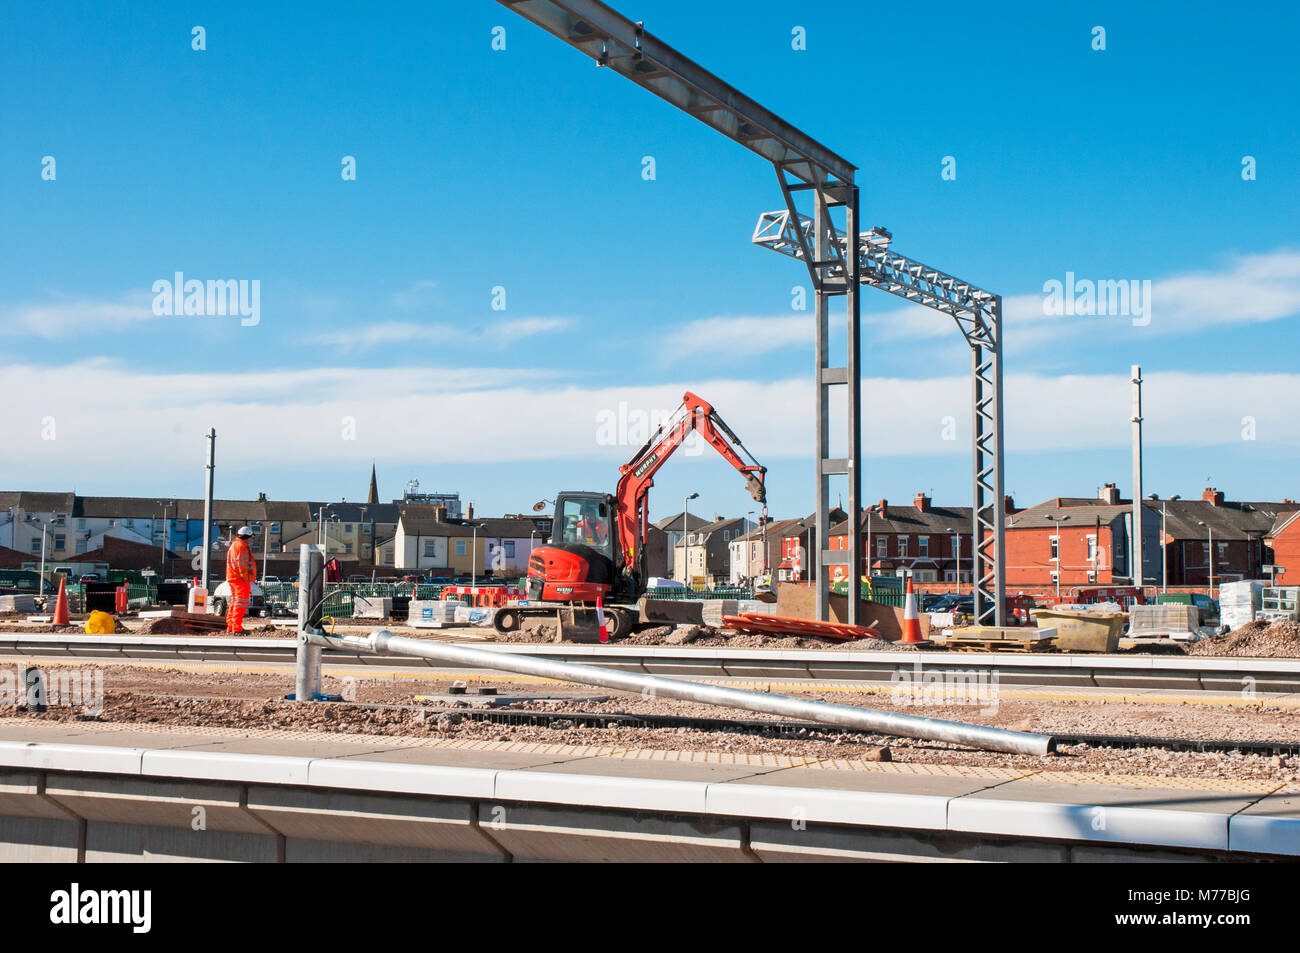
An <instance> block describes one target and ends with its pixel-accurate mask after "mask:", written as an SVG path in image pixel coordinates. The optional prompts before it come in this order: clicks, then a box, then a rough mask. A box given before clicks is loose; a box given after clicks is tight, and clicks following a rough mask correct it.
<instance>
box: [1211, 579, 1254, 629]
mask: <svg viewBox="0 0 1300 953" xmlns="http://www.w3.org/2000/svg"><path fill="white" fill-rule="evenodd" d="M1263 589H1264V583H1263V581H1262V580H1259V579H1243V580H1242V581H1241V582H1225V583H1224V584H1223V585H1221V586H1220V587H1219V623H1220V624H1221V625H1226V626H1227V627H1228V628H1229V629H1240V628H1241V627H1242V626H1243V625H1245V624H1246V623H1248V622H1253V621H1254V620H1255V613H1256V612H1258V611H1259V607H1260V593H1261V592H1263Z"/></svg>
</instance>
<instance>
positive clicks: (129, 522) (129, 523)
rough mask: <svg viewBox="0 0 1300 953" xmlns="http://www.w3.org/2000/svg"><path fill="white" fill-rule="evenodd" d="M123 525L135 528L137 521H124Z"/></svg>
mask: <svg viewBox="0 0 1300 953" xmlns="http://www.w3.org/2000/svg"><path fill="white" fill-rule="evenodd" d="M122 525H123V526H126V527H131V526H134V525H135V520H122Z"/></svg>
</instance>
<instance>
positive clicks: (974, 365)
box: [970, 340, 986, 625]
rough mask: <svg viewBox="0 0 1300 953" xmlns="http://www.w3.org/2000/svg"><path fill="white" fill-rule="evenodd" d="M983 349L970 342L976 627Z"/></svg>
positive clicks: (980, 611)
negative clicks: (981, 367) (981, 366)
mask: <svg viewBox="0 0 1300 953" xmlns="http://www.w3.org/2000/svg"><path fill="white" fill-rule="evenodd" d="M983 350H984V349H983V347H981V346H980V344H979V343H977V342H976V341H974V340H971V341H970V360H971V374H970V382H971V396H970V402H971V513H970V519H971V527H970V531H971V566H970V583H971V586H970V593H971V617H972V618H973V619H974V620H975V624H976V625H979V624H981V623H982V622H983V621H984V610H985V608H986V607H985V605H984V598H983V596H984V592H983V582H984V558H985V555H986V553H985V551H984V547H983V545H981V544H982V543H983V541H984V521H983V520H982V519H981V518H980V514H981V513H983V511H984V481H983V478H982V469H983V468H982V464H983V462H984V456H983V453H982V451H981V447H982V446H983V437H984V416H983V415H982V414H981V413H980V407H981V406H982V405H983V403H984V378H983V377H982V376H981V374H980V365H981V364H982V363H983V360H982V359H983Z"/></svg>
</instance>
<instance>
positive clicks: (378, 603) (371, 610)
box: [352, 596, 393, 619]
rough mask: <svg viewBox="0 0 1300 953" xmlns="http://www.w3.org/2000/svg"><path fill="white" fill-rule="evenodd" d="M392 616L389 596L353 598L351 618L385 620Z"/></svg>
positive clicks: (391, 603) (391, 602)
mask: <svg viewBox="0 0 1300 953" xmlns="http://www.w3.org/2000/svg"><path fill="white" fill-rule="evenodd" d="M392 614H393V599H392V597H391V596H382V597H380V596H353V597H352V618H354V619H387V618H388V617H389V616H391V615H392Z"/></svg>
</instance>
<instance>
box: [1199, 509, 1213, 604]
mask: <svg viewBox="0 0 1300 953" xmlns="http://www.w3.org/2000/svg"><path fill="white" fill-rule="evenodd" d="M1196 525H1197V526H1204V527H1205V531H1206V532H1207V533H1209V534H1210V535H1209V542H1207V543H1206V544H1205V550H1206V552H1207V553H1208V554H1209V557H1210V588H1209V592H1208V595H1209V597H1210V598H1211V599H1213V598H1214V527H1213V526H1211V525H1210V524H1208V523H1207V522H1205V520H1197V521H1196Z"/></svg>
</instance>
